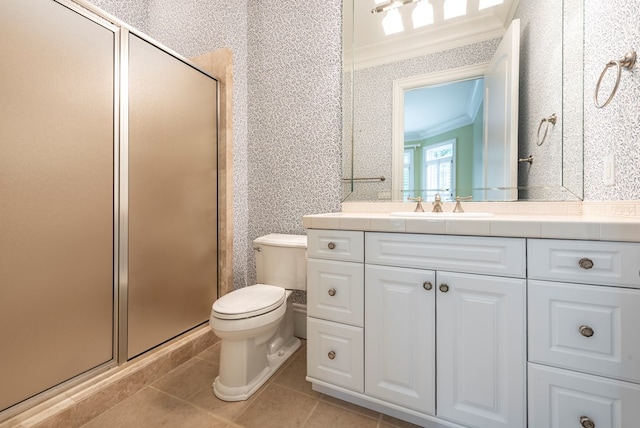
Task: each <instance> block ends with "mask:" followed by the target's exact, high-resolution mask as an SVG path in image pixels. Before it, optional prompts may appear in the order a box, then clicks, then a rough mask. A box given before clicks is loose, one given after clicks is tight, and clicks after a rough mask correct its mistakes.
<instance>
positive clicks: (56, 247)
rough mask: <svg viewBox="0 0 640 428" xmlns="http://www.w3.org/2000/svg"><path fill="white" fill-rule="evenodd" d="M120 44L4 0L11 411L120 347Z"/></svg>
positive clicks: (0, 27) (1, 41)
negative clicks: (116, 239)
mask: <svg viewBox="0 0 640 428" xmlns="http://www.w3.org/2000/svg"><path fill="white" fill-rule="evenodd" d="M114 43H115V35H114V32H113V31H112V30H110V29H108V28H105V27H103V26H101V25H99V24H97V23H95V22H93V21H91V20H89V19H87V18H85V17H83V16H81V15H79V14H78V13H76V12H73V11H71V10H70V9H68V8H66V7H64V6H61V5H60V4H58V3H55V2H53V1H50V0H30V1H23V0H3V1H0V54H1V55H2V58H3V60H2V61H1V62H0V77H1V78H0V100H1V101H0V343H2V352H0V379H1V380H0V383H1V384H2V387H0V411H1V410H3V409H6V408H7V407H10V406H12V405H14V404H16V403H17V402H19V401H22V400H24V399H26V398H29V397H31V396H33V395H35V394H37V393H40V392H42V391H43V390H45V389H48V388H51V387H53V386H55V385H57V384H59V383H61V382H64V381H66V380H68V379H70V378H72V377H74V376H77V375H79V374H81V373H83V372H85V371H87V370H90V369H92V368H94V367H96V366H99V365H101V364H103V363H106V362H108V361H109V360H111V359H112V357H113V325H114V322H113V313H114V309H113V290H114V278H113V272H114V266H113V230H114V223H113V218H114V205H113V200H114V195H113V189H114V184H113V183H114V168H113V166H114V156H113V153H114V126H113V123H114V103H113V95H114V52H115V47H114Z"/></svg>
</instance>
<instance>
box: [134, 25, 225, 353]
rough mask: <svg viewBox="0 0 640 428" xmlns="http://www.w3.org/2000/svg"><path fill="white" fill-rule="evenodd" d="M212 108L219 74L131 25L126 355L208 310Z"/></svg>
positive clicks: (212, 256)
mask: <svg viewBox="0 0 640 428" xmlns="http://www.w3.org/2000/svg"><path fill="white" fill-rule="evenodd" d="M217 115H218V113H217V82H216V80H214V79H213V78H211V77H209V76H208V75H206V74H204V73H202V72H200V71H198V70H197V69H195V68H193V67H191V66H190V65H188V64H186V63H185V62H183V61H180V60H179V59H177V58H175V57H174V56H172V55H170V54H168V53H167V52H165V51H163V50H161V49H160V48H158V47H156V46H154V45H152V44H151V43H149V42H147V41H145V40H144V39H142V38H140V37H137V36H135V35H133V34H130V37H129V174H128V180H129V183H128V184H129V187H128V189H129V190H128V191H129V198H128V205H129V208H128V214H129V220H128V229H129V233H128V240H129V245H128V254H129V262H128V311H127V319H128V329H127V334H128V340H127V358H132V357H134V356H136V355H138V354H140V353H142V352H144V351H146V350H148V349H150V348H152V347H154V346H157V345H159V344H161V343H163V342H165V341H167V340H169V339H171V338H173V337H175V336H177V335H179V334H181V333H183V332H184V331H187V330H189V329H191V328H193V327H195V326H197V325H199V324H202V323H203V322H205V321H207V320H208V319H209V314H210V312H211V305H212V304H213V301H214V300H215V298H216V294H217V158H216V154H217V145H216V142H217Z"/></svg>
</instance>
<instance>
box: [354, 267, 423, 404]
mask: <svg viewBox="0 0 640 428" xmlns="http://www.w3.org/2000/svg"><path fill="white" fill-rule="evenodd" d="M365 278H366V284H365V325H366V326H367V327H366V329H365V393H366V394H367V395H370V396H372V397H377V398H380V399H383V400H385V401H388V402H391V403H395V404H399V405H401V406H403V407H408V408H411V409H414V410H417V411H419V412H422V413H428V414H434V412H435V350H434V346H435V326H434V321H435V273H434V272H433V271H426V270H419V269H408V268H396V267H387V266H373V265H366V267H365Z"/></svg>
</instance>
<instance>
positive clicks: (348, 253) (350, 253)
mask: <svg viewBox="0 0 640 428" xmlns="http://www.w3.org/2000/svg"><path fill="white" fill-rule="evenodd" d="M307 256H308V257H312V258H313V257H315V258H319V259H330V260H343V261H349V262H362V261H364V232H359V231H352V230H322V229H310V230H309V231H308V232H307Z"/></svg>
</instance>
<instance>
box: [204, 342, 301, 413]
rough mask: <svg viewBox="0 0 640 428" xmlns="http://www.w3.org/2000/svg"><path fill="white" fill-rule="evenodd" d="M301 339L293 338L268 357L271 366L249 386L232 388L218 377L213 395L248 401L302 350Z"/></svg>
mask: <svg viewBox="0 0 640 428" xmlns="http://www.w3.org/2000/svg"><path fill="white" fill-rule="evenodd" d="M300 344H301V342H300V339H298V338H297V337H291V338H290V339H289V341H287V343H285V344H284V345H283V346H282V347H281V348H280V349H279V350H278V351H277V352H275V353H273V354H271V355H268V356H267V360H268V363H269V365H268V366H267V367H265V368H264V370H262V371H261V372H260V374H258V375H257V376H256V377H255V378H254V379H253V380H252V381H251V382H250V383H249V384H248V385H243V386H239V387H230V386H226V385H223V384H222V383H221V382H220V376H216V378H215V380H214V381H213V385H212V386H213V393H214V394H215V396H216V397H218V398H219V399H221V400H223V401H243V400H246V399H248V398H249V397H250V396H251V395H252V394H253V393H254V392H256V391H257V390H258V389H259V388H260V387H261V386H262V385H264V383H265V382H266V381H267V380H269V378H270V377H271V375H273V374H274V373H275V372H276V370H278V368H280V366H281V365H282V364H283V363H284V362H285V361H287V360H288V359H289V357H290V356H291V355H292V354H293V353H294V352H295V351H297V350H298V348H300Z"/></svg>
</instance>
